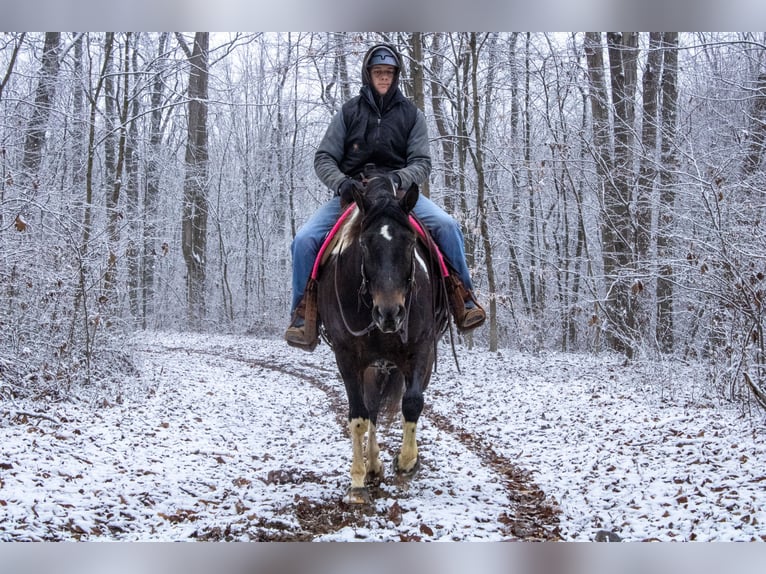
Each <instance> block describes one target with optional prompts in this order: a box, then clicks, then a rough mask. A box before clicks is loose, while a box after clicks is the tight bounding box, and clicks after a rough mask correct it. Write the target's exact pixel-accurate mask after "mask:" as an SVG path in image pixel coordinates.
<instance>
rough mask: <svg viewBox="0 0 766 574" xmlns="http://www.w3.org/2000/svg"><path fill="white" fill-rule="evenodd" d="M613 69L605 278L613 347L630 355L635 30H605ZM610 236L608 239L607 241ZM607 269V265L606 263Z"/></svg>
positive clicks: (632, 327)
mask: <svg viewBox="0 0 766 574" xmlns="http://www.w3.org/2000/svg"><path fill="white" fill-rule="evenodd" d="M607 43H608V46H609V68H610V77H611V85H612V103H613V105H614V164H613V174H612V177H613V185H609V186H607V187H606V190H607V191H608V192H610V194H609V196H607V197H605V198H604V213H605V216H606V217H605V221H604V222H603V225H604V227H605V230H606V233H605V241H604V249H605V258H604V259H605V263H606V261H608V269H609V271H608V273H607V277H608V278H609V277H610V276H611V277H612V278H613V284H612V288H611V290H610V291H611V294H612V296H611V297H609V298H608V299H607V306H608V308H609V309H610V310H611V312H610V313H609V315H610V321H611V323H612V326H613V329H611V330H610V333H611V336H610V337H609V339H608V340H609V341H610V343H611V345H612V347H613V348H614V349H615V350H617V351H619V352H623V353H625V354H626V355H627V356H628V357H632V356H633V354H634V352H635V344H636V342H637V339H638V337H637V336H636V332H635V323H636V321H635V317H634V308H633V301H632V297H631V295H632V292H631V289H632V287H633V284H632V277H631V275H632V273H633V253H632V246H633V225H632V221H631V213H630V205H631V202H632V200H633V197H632V181H633V167H632V166H633V152H632V146H633V131H634V118H635V108H634V105H635V104H634V97H635V92H636V77H637V72H636V63H637V57H636V53H637V47H638V34H637V33H636V32H609V33H607ZM606 238H609V241H607V240H606ZM605 267H607V265H606V264H605Z"/></svg>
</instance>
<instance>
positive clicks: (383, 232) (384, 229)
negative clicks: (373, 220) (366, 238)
mask: <svg viewBox="0 0 766 574" xmlns="http://www.w3.org/2000/svg"><path fill="white" fill-rule="evenodd" d="M380 234H381V235H382V236H383V239H385V240H386V241H391V240H392V239H393V237H391V234H390V233H389V231H388V224H386V225H384V226H383V227H381V228H380Z"/></svg>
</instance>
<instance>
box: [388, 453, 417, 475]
mask: <svg viewBox="0 0 766 574" xmlns="http://www.w3.org/2000/svg"><path fill="white" fill-rule="evenodd" d="M419 469H420V456H418V458H416V459H415V464H413V465H412V466H411V467H410V468H408V469H407V468H402V467H400V466H399V455H396V456H395V457H394V472H395V473H396V474H397V475H398V476H400V477H402V478H412V477H413V476H415V473H416V472H417V471H418V470H419Z"/></svg>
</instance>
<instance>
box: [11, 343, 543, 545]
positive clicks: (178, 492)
mask: <svg viewBox="0 0 766 574" xmlns="http://www.w3.org/2000/svg"><path fill="white" fill-rule="evenodd" d="M230 343H231V341H226V340H224V341H220V344H216V343H215V342H211V340H210V339H207V338H204V337H197V338H195V337H192V336H186V335H184V336H180V337H179V338H178V340H173V338H172V337H168V336H163V337H162V339H161V340H152V339H151V338H148V339H147V340H146V341H144V342H143V344H142V345H141V357H142V363H143V366H142V372H143V375H144V379H143V382H142V383H141V385H139V386H138V387H136V388H134V389H126V395H125V397H123V400H122V404H116V405H112V406H110V407H108V408H98V409H89V408H83V405H82V404H76V403H62V404H58V405H56V406H55V410H54V412H53V413H51V415H52V418H54V419H56V420H59V421H61V425H55V424H52V423H49V422H48V421H24V422H26V423H27V424H21V425H18V426H15V427H13V426H12V427H8V428H5V429H2V430H3V431H5V434H7V433H8V431H11V430H14V429H15V430H22V431H24V434H25V435H26V436H22V437H20V438H21V440H19V441H7V442H6V443H4V446H3V448H2V460H3V461H7V462H5V463H4V464H5V466H4V467H3V468H4V470H3V474H2V477H3V478H2V480H3V484H2V489H0V505H1V506H0V517H2V520H1V522H0V523H1V524H2V525H1V526H0V540H67V539H77V540H102V539H108V540H194V539H205V540H222V539H226V540H346V539H365V540H423V539H447V540H503V539H508V538H513V537H515V536H517V535H518V534H521V535H522V536H526V537H530V538H531V537H535V536H537V537H539V536H540V535H541V533H542V534H543V535H545V532H544V531H543V530H542V529H541V528H540V525H539V524H532V523H531V522H530V521H529V516H526V517H525V519H526V522H525V523H524V524H525V525H526V526H527V529H526V530H523V531H520V530H519V527H518V522H517V521H516V522H514V520H513V519H510V518H508V517H509V516H515V515H516V513H515V512H514V503H513V501H512V500H510V499H509V495H508V481H507V480H506V479H505V478H504V477H503V476H502V475H501V474H499V473H498V472H497V470H498V469H497V465H495V467H494V468H493V466H492V465H487V464H485V463H484V462H483V461H482V459H481V457H480V456H479V455H477V454H475V453H473V452H471V450H470V449H468V448H467V447H466V446H465V444H463V443H461V441H460V440H459V439H458V438H456V437H455V436H452V435H451V434H450V433H449V432H445V431H444V430H443V429H439V428H436V427H435V426H434V425H433V423H431V422H430V421H429V419H428V418H426V417H424V419H423V424H422V428H421V448H422V453H423V456H424V464H423V469H422V470H421V471H420V474H419V475H418V476H417V477H416V478H415V479H414V480H413V481H411V482H410V483H409V484H405V485H399V484H387V483H386V482H385V481H384V483H382V484H381V486H380V487H379V488H378V489H377V490H376V498H375V501H374V505H373V507H371V508H366V509H352V508H349V507H346V506H345V505H342V504H341V503H340V498H341V496H342V494H343V492H344V489H345V487H346V486H347V484H348V480H349V477H348V465H349V464H350V442H349V440H348V439H347V438H346V431H345V398H344V394H343V390H342V383H341V382H340V380H338V379H337V376H336V374H335V371H334V364H333V363H332V362H328V360H327V359H328V356H327V355H326V353H325V355H324V356H322V354H321V353H320V354H315V355H313V356H307V357H306V356H303V355H294V354H292V353H290V352H288V353H285V349H284V347H283V346H282V345H281V344H279V343H276V342H271V343H269V342H260V341H259V342H258V343H259V347H260V348H256V347H255V346H253V345H250V346H249V347H248V346H247V345H242V346H240V347H238V348H232V346H231V344H230ZM128 391H130V394H131V395H132V396H130V397H128ZM396 427H398V424H394V425H392V428H384V429H382V433H381V437H380V438H381V446H382V449H383V453H382V455H383V457H384V458H383V460H384V464H388V463H390V457H391V454H392V452H393V451H394V450H395V447H396V445H398V441H399V439H400V434H398V428H396ZM388 474H390V473H388ZM456 476H457V477H459V478H458V479H456V478H455V477H456ZM528 514H529V513H528ZM500 519H503V520H500ZM514 524H515V525H516V533H515V534H514V533H513V532H512V531H511V530H512V529H511V526H512V525H514Z"/></svg>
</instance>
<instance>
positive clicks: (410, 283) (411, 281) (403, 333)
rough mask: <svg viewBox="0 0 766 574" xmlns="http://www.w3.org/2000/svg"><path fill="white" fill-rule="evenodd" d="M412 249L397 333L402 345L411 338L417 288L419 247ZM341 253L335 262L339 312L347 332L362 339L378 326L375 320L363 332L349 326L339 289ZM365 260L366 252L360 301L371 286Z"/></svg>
mask: <svg viewBox="0 0 766 574" xmlns="http://www.w3.org/2000/svg"><path fill="white" fill-rule="evenodd" d="M360 237H361V235H360ZM357 241H359V238H357ZM412 249H413V253H412V265H411V266H410V274H409V276H408V277H407V287H406V294H405V297H404V299H405V303H404V320H403V321H402V326H401V327H400V328H399V330H398V331H396V332H397V333H398V334H399V337H400V339H401V340H402V343H406V342H407V339H408V337H409V323H410V309H411V307H412V291H413V290H414V288H415V249H417V245H413V246H412ZM341 253H342V250H340V251H339V252H338V257H337V261H336V262H335V276H334V282H335V300H336V301H337V303H338V311H339V313H340V317H341V320H342V321H343V326H344V327H345V328H346V331H348V332H349V333H350V334H351V335H353V336H354V337H362V336H363V335H367V334H368V333H370V332H372V331H373V330H375V329H376V328H377V325H376V324H375V320H374V319H371V320H370V324H369V325H367V326H366V327H365V328H363V329H361V330H356V329H353V328H352V327H351V325H349V323H348V319H347V318H346V314H345V313H344V312H343V302H342V301H341V300H340V289H339V288H338V269H339V268H340V267H341V265H340V256H341ZM364 259H365V258H364V252H362V264H361V269H360V276H361V278H362V282H361V285H360V286H359V300H360V301H361V298H362V296H363V295H365V294H367V293H369V284H370V281H369V279H368V278H367V271H366V270H365V267H364Z"/></svg>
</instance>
